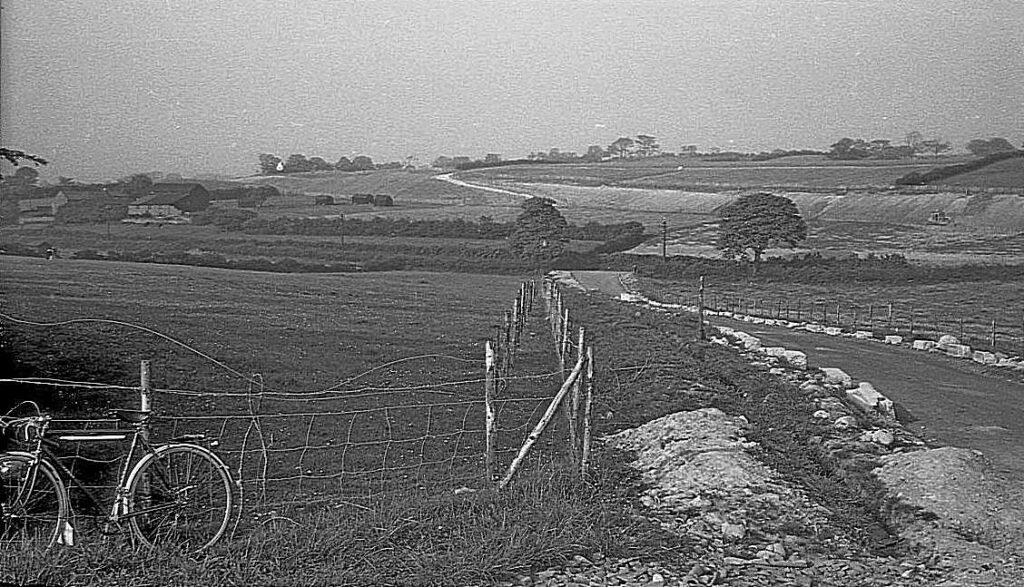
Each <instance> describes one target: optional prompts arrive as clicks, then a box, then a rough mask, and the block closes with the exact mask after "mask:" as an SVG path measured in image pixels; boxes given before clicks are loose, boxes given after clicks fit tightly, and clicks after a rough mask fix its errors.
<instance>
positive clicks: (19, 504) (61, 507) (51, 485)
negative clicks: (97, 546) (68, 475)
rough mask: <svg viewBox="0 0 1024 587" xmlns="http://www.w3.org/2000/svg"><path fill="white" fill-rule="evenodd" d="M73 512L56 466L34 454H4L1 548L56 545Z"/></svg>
mask: <svg viewBox="0 0 1024 587" xmlns="http://www.w3.org/2000/svg"><path fill="white" fill-rule="evenodd" d="M69 510H70V505H69V504H68V493H67V489H66V488H65V487H64V482H63V481H61V480H60V476H59V475H57V470H56V469H54V467H53V465H51V464H50V463H48V462H47V461H44V460H41V459H39V458H37V457H36V456H35V455H33V454H31V453H22V452H10V453H3V454H0V546H2V547H3V548H5V549H6V548H17V547H20V546H25V545H29V544H36V545H38V544H43V545H45V546H53V545H54V544H56V543H57V540H58V539H59V538H60V537H61V532H62V531H63V530H64V525H65V524H66V523H67V520H68V512H69Z"/></svg>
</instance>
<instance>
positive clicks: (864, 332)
mask: <svg viewBox="0 0 1024 587" xmlns="http://www.w3.org/2000/svg"><path fill="white" fill-rule="evenodd" d="M873 336H874V334H872V333H870V332H868V331H867V330H858V331H857V332H854V333H853V337H854V338H859V339H861V340H868V339H870V338H872V337H873Z"/></svg>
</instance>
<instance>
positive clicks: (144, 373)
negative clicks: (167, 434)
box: [139, 361, 153, 442]
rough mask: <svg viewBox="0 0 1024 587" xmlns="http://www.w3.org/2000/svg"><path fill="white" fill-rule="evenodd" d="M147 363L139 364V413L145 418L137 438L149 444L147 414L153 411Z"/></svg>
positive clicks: (151, 389)
mask: <svg viewBox="0 0 1024 587" xmlns="http://www.w3.org/2000/svg"><path fill="white" fill-rule="evenodd" d="M149 375H150V373H149V361H142V362H141V363H139V411H141V412H145V416H146V418H145V419H144V420H143V422H142V428H141V429H140V430H139V436H141V437H142V440H144V441H146V442H149V413H150V412H151V411H152V410H153V403H152V395H151V394H152V391H153V388H152V386H151V384H150V378H149Z"/></svg>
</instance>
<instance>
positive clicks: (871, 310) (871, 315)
mask: <svg viewBox="0 0 1024 587" xmlns="http://www.w3.org/2000/svg"><path fill="white" fill-rule="evenodd" d="M874 329H875V305H874V304H868V330H871V331H874Z"/></svg>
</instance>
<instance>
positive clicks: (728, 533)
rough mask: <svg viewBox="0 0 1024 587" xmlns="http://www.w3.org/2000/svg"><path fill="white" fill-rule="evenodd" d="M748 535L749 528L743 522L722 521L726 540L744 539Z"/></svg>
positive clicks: (723, 534)
mask: <svg viewBox="0 0 1024 587" xmlns="http://www.w3.org/2000/svg"><path fill="white" fill-rule="evenodd" d="M746 535H747V529H746V528H744V527H743V525H742V524H732V523H730V522H723V523H722V536H723V537H724V538H725V539H726V540H743V537H744V536H746Z"/></svg>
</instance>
